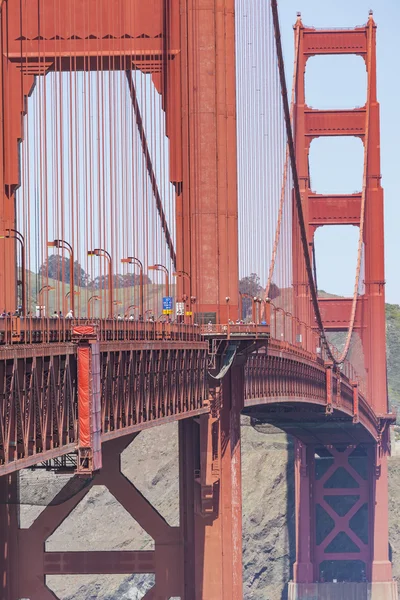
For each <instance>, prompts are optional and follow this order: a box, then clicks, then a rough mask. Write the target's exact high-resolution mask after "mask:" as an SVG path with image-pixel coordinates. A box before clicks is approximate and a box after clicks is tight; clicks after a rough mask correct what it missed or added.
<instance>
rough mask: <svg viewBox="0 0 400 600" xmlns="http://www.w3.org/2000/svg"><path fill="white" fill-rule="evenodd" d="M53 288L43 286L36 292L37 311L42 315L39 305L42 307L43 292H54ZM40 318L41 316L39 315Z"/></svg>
mask: <svg viewBox="0 0 400 600" xmlns="http://www.w3.org/2000/svg"><path fill="white" fill-rule="evenodd" d="M54 289H55V287H54V286H53V285H43V286H42V287H41V288H40V290H39V291H38V296H37V302H38V304H39V310H40V313H42V309H41V305H42V295H43V293H44V292H50V291H51V290H54ZM40 316H42V315H41V314H40Z"/></svg>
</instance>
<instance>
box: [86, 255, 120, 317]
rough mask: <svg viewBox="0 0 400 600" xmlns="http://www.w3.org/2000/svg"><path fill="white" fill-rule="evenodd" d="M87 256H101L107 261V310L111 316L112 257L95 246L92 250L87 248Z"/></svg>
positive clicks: (112, 294)
mask: <svg viewBox="0 0 400 600" xmlns="http://www.w3.org/2000/svg"><path fill="white" fill-rule="evenodd" d="M87 255H88V256H103V257H104V258H106V259H107V261H108V304H109V307H108V310H109V312H110V317H112V311H113V307H114V299H113V298H114V293H113V281H112V279H113V271H112V258H111V254H110V253H109V252H107V250H104V249H103V248H95V249H94V250H88V253H87Z"/></svg>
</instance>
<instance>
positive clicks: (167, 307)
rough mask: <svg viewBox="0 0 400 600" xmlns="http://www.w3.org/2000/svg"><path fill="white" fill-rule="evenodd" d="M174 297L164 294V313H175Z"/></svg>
mask: <svg viewBox="0 0 400 600" xmlns="http://www.w3.org/2000/svg"><path fill="white" fill-rule="evenodd" d="M172 303H173V299H172V296H164V297H163V299H162V308H163V315H171V314H172V313H173V308H172Z"/></svg>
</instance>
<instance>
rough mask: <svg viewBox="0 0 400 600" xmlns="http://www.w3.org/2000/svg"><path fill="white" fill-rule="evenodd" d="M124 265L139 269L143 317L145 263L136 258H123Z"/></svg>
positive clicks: (140, 304) (140, 303)
mask: <svg viewBox="0 0 400 600" xmlns="http://www.w3.org/2000/svg"><path fill="white" fill-rule="evenodd" d="M121 262H122V263H129V264H131V265H136V266H137V267H139V316H142V317H143V314H144V313H143V310H144V281H143V263H142V262H141V261H140V260H139V259H138V258H136V256H128V258H121Z"/></svg>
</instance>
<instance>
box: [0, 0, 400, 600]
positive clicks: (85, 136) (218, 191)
mask: <svg viewBox="0 0 400 600" xmlns="http://www.w3.org/2000/svg"><path fill="white" fill-rule="evenodd" d="M0 7H1V8H0V11H1V12H0V14H1V49H2V61H0V69H1V71H0V80H1V89H2V94H1V95H0V104H1V106H0V111H1V114H2V119H1V121H0V129H1V131H0V133H1V135H0V139H1V143H0V152H1V161H0V187H1V189H2V190H3V191H2V196H1V202H0V309H3V312H2V315H1V318H0V392H1V398H2V401H1V405H0V476H1V478H0V493H1V504H0V518H1V533H0V543H1V546H2V552H1V559H0V568H1V575H2V577H1V579H0V581H1V584H0V585H1V597H2V598H4V600H18V599H19V598H29V599H30V600H46V599H47V598H55V597H56V596H55V595H54V593H53V592H52V591H50V589H49V588H48V587H47V585H46V577H47V576H49V575H60V576H61V575H67V574H74V575H76V574H87V573H94V574H99V575H101V574H126V573H127V574H133V573H153V574H154V575H155V585H154V587H152V588H151V589H150V590H149V591H148V592H147V593H146V595H145V598H146V599H157V600H158V599H159V600H169V599H170V598H173V597H174V598H175V597H179V598H182V599H185V600H197V599H198V600H200V599H207V600H214V599H215V600H224V599H226V600H233V599H235V600H236V599H237V600H238V599H240V598H242V597H243V592H242V559H241V552H242V550H241V547H242V540H241V483H240V482H241V473H240V470H241V465H240V452H241V450H240V416H241V414H246V415H249V416H250V417H251V418H252V420H253V422H259V421H261V422H265V423H271V424H273V425H275V426H277V427H279V428H281V429H282V430H283V431H285V432H287V433H289V434H291V435H292V436H294V438H295V475H296V484H295V499H296V562H295V565H294V572H293V581H292V582H290V583H289V598H290V599H291V600H297V599H299V600H301V599H303V600H307V599H309V598H311V597H313V598H314V597H321V598H322V597H326V598H330V599H336V598H339V597H340V598H346V599H347V598H348V599H349V600H350V599H353V598H356V597H363V598H373V599H374V600H375V599H377V600H378V599H380V598H382V599H383V598H384V599H385V600H386V599H389V598H391V599H393V600H394V599H395V598H397V587H396V583H395V582H394V581H393V580H392V574H391V563H390V560H389V556H388V522H387V521H388V492H387V457H388V455H389V453H390V441H389V428H390V425H391V424H392V423H393V422H394V420H395V416H394V415H393V414H392V413H391V412H390V409H389V406H388V400H387V388H386V354H385V313H384V306H385V296H384V283H385V282H384V256H383V241H384V233H383V191H382V188H381V184H380V180H381V174H380V134H379V104H378V100H377V91H376V71H377V65H376V24H375V22H374V19H373V15H372V13H371V14H370V15H369V18H368V21H367V23H366V24H365V25H363V26H360V27H356V28H354V29H346V30H344V29H322V30H321V29H315V28H312V27H307V26H305V25H304V24H303V22H302V20H301V17H300V15H299V16H298V18H297V22H296V24H295V26H294V38H295V60H294V73H293V80H292V90H291V91H290V89H289V90H288V89H287V84H286V77H285V70H284V63H283V54H282V46H281V38H280V27H279V19H278V9H277V2H276V0H272V1H271V5H269V3H267V2H261V1H259V0H257V1H255V2H248V1H246V0H237V1H236V2H235V1H234V0H219V1H218V2H217V1H216V2H209V1H207V0H181V1H180V2H177V1H174V0H148V2H146V3H143V2H141V1H139V0H130V1H127V0H114V1H113V2H105V1H104V0H79V1H78V0H70V1H69V2H62V1H61V0H30V1H29V2H28V1H25V0H24V1H22V2H15V1H13V0H3V1H2V2H1V4H0ZM330 54H341V55H350V54H357V55H359V56H361V57H362V58H363V59H364V61H365V67H366V71H367V77H368V86H367V97H366V99H365V105H364V106H362V107H361V108H356V109H351V110H333V109H332V110H317V109H313V108H310V107H309V106H307V104H306V99H305V70H306V65H307V60H308V59H309V58H310V57H312V56H316V55H330ZM321 136H356V137H358V138H360V139H361V140H362V142H363V146H364V174H363V181H362V189H361V190H360V191H359V192H358V193H354V194H348V195H345V194H341V195H322V194H316V193H314V192H313V191H312V188H311V182H310V172H309V165H308V157H309V150H310V145H311V142H312V140H313V139H315V138H317V137H321ZM328 224H329V225H343V224H351V225H355V226H357V227H358V229H359V244H358V258H357V267H356V273H355V285H354V294H353V297H351V298H336V297H332V298H326V297H324V298H321V297H320V295H319V293H318V287H317V270H316V265H315V250H314V234H315V231H316V230H317V228H318V227H321V226H324V225H328ZM250 274H256V279H257V281H259V282H260V283H259V285H258V288H257V291H256V293H255V294H254V295H252V294H251V293H247V292H244V291H242V290H240V289H239V281H240V279H241V278H242V279H243V278H245V277H246V276H249V275H250ZM149 275H151V277H152V278H153V280H152V279H151V278H150V276H149ZM257 276H258V277H257ZM158 278H160V279H158ZM160 281H161V283H160ZM337 332H340V333H341V334H342V339H343V343H342V348H341V350H340V351H339V350H337V349H336V348H335V347H334V346H333V345H332V343H331V335H332V333H337ZM172 421H178V422H179V462H180V473H179V479H180V495H179V502H180V525H179V526H178V527H172V526H170V525H168V524H167V523H166V521H165V520H164V519H163V517H162V516H161V515H160V514H159V513H158V512H157V510H156V508H155V507H154V506H152V505H151V504H150V503H149V502H148V501H147V500H146V499H145V498H144V497H143V496H142V495H141V494H140V492H139V491H138V490H137V489H136V488H135V486H134V485H133V484H132V483H130V482H129V481H128V480H127V479H126V478H125V477H124V476H123V475H122V473H121V470H120V455H121V452H122V451H123V450H124V449H125V448H126V447H127V445H129V443H130V442H131V441H132V440H133V439H134V438H135V437H136V436H138V435H139V436H140V432H141V431H143V430H144V429H146V428H149V427H153V426H156V425H162V424H164V423H168V422H172ZM139 441H140V437H139ZM41 463H46V464H47V465H50V466H51V467H52V468H53V469H54V470H55V471H56V472H57V470H58V469H59V470H61V471H62V470H63V469H65V468H66V467H67V466H69V467H71V465H72V468H73V471H74V473H75V475H74V476H73V477H72V479H71V480H70V481H69V482H68V483H67V484H66V485H65V487H64V489H63V490H62V491H61V492H59V494H58V496H57V497H56V499H55V501H53V502H52V503H51V505H49V506H48V507H47V508H46V509H45V510H44V511H43V512H42V513H41V515H40V516H39V517H38V518H37V519H36V520H35V521H34V523H33V524H32V525H31V527H30V528H29V529H22V528H20V527H19V524H18V510H19V484H18V481H19V479H18V477H19V475H18V474H19V472H20V471H21V470H22V469H25V468H27V467H31V466H34V465H38V464H41ZM93 485H105V486H106V487H107V488H108V489H109V490H110V491H111V492H112V494H113V495H114V496H115V498H116V499H117V500H118V502H120V503H121V505H122V506H123V507H124V508H125V509H126V510H127V511H128V513H129V514H130V515H131V516H132V517H134V519H135V520H136V521H137V522H138V523H139V525H141V527H142V528H143V529H144V530H145V531H146V532H147V533H149V534H150V535H151V536H152V537H153V539H154V540H155V547H154V550H146V551H144V550H143V551H95V550H94V551H90V552H89V551H85V552H48V551H46V546H45V544H46V540H47V539H48V538H49V536H50V535H51V534H52V533H53V532H54V531H55V530H56V529H57V528H58V527H59V526H60V524H61V523H62V522H63V521H64V520H65V519H66V518H67V516H68V515H69V514H70V513H71V511H72V510H73V509H74V508H75V507H76V506H77V505H78V504H79V502H80V501H81V500H82V499H83V498H84V496H85V495H86V494H87V493H88V491H89V490H90V489H91V487H92V486H93ZM57 499H58V500H57Z"/></svg>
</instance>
